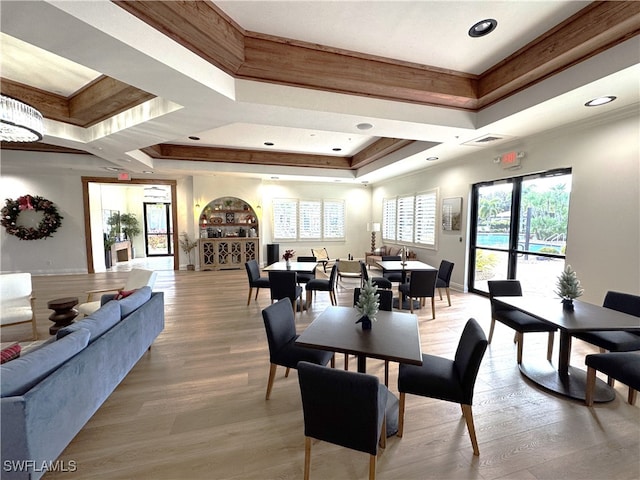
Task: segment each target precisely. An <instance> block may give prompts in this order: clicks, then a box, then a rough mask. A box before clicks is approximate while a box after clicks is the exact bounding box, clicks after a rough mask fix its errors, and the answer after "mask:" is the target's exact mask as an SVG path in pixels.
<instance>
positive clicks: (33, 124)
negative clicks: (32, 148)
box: [0, 95, 44, 142]
mask: <svg viewBox="0 0 640 480" xmlns="http://www.w3.org/2000/svg"><path fill="white" fill-rule="evenodd" d="M43 133H44V125H43V123H42V114H41V113H40V112H39V111H38V110H36V109H35V108H33V107H32V106H30V105H27V104H26V103H23V102H21V101H20V100H16V99H15V98H11V97H7V96H6V95H0V140H2V141H5V142H37V141H39V140H42V135H43Z"/></svg>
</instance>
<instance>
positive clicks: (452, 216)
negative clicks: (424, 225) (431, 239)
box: [442, 197, 462, 231]
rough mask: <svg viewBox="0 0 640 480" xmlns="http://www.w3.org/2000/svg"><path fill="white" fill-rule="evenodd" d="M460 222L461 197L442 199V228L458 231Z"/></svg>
mask: <svg viewBox="0 0 640 480" xmlns="http://www.w3.org/2000/svg"><path fill="white" fill-rule="evenodd" d="M461 222H462V197H453V198H445V199H444V200H442V230H445V231H446V230H451V231H459V230H460V228H461Z"/></svg>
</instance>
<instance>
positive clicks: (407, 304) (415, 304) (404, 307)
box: [393, 297, 422, 310]
mask: <svg viewBox="0 0 640 480" xmlns="http://www.w3.org/2000/svg"><path fill="white" fill-rule="evenodd" d="M421 306H422V305H421V304H420V300H414V301H413V309H414V310H420V307H421ZM393 308H395V309H397V310H411V303H410V300H409V299H408V298H406V297H405V299H404V300H403V302H402V308H400V299H399V298H394V299H393Z"/></svg>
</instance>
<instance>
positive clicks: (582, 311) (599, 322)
mask: <svg viewBox="0 0 640 480" xmlns="http://www.w3.org/2000/svg"><path fill="white" fill-rule="evenodd" d="M494 299H495V300H498V301H499V302H501V303H503V304H505V305H508V306H510V307H514V308H516V309H518V310H520V311H522V312H525V313H528V314H529V315H531V316H533V317H536V318H538V319H539V320H542V321H544V322H547V323H550V324H552V325H556V326H557V327H558V328H560V329H562V330H565V331H567V332H569V333H573V332H581V331H588V330H601V331H602V330H638V331H639V332H640V318H639V317H635V316H633V315H629V314H626V313H622V312H618V311H617V310H613V309H611V308H606V307H602V306H599V305H593V304H591V303H586V302H581V301H580V300H574V301H573V304H574V309H573V310H564V309H563V308H562V303H561V301H560V299H558V298H539V297H494Z"/></svg>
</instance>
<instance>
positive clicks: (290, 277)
mask: <svg viewBox="0 0 640 480" xmlns="http://www.w3.org/2000/svg"><path fill="white" fill-rule="evenodd" d="M269 289H270V290H271V303H273V302H275V301H276V300H282V299H283V298H288V299H289V303H290V305H291V309H292V311H293V313H294V314H295V312H296V310H297V307H298V306H299V307H300V314H302V287H301V286H300V285H298V274H297V273H296V272H293V271H273V272H269ZM298 299H300V305H298Z"/></svg>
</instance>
